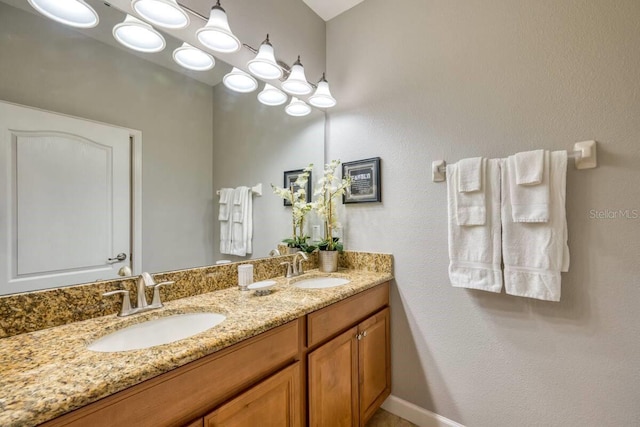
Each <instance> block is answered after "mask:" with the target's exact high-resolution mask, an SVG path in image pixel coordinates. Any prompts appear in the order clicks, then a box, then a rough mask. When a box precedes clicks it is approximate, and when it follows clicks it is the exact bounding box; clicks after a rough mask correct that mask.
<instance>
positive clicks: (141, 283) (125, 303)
mask: <svg viewBox="0 0 640 427" xmlns="http://www.w3.org/2000/svg"><path fill="white" fill-rule="evenodd" d="M173 283H175V282H173V281H169V282H160V283H155V282H154V281H153V278H152V277H151V275H150V274H149V273H147V272H144V273H142V274H141V275H140V277H138V281H137V287H138V292H137V293H138V303H137V304H136V307H135V308H133V307H131V298H130V297H129V291H127V290H125V289H119V290H116V291H110V292H105V293H104V294H102V296H105V297H106V296H110V295H116V294H122V306H121V307H120V312H119V313H118V316H120V317H124V316H130V315H132V314H136V313H142V312H144V311H149V310H153V309H156V308H160V307H162V306H163V304H162V301H161V300H160V287H162V286H165V285H172V284H173ZM146 288H153V300H152V301H151V304H148V303H147V296H146V295H145V289H146Z"/></svg>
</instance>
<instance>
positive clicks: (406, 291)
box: [327, 0, 640, 427]
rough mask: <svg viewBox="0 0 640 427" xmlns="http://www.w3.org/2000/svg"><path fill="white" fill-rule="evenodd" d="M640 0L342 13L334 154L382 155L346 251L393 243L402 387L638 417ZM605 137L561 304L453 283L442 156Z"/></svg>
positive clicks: (580, 197)
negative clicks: (437, 176) (435, 170)
mask: <svg viewBox="0 0 640 427" xmlns="http://www.w3.org/2000/svg"><path fill="white" fill-rule="evenodd" d="M639 23H640V2H638V1H637V0H619V1H615V2H612V1H607V0H592V1H582V0H561V1H558V0H543V1H526V2H525V1H507V0H472V1H459V0H454V1H450V0H403V1H400V2H394V3H393V4H390V3H389V2H385V1H383V0H367V1H366V2H363V3H361V4H360V5H358V6H356V7H355V8H354V9H352V10H350V11H348V12H346V13H345V14H344V15H341V16H339V17H337V18H335V19H333V20H332V21H330V22H329V23H328V26H327V65H328V74H327V77H328V78H329V80H330V83H331V85H332V90H333V92H334V94H335V96H336V97H337V98H338V102H339V104H338V107H337V108H336V109H335V110H332V111H331V112H330V113H329V115H328V117H329V121H328V129H329V130H328V156H329V158H337V157H339V158H341V159H342V160H344V161H349V160H356V159H361V158H367V157H373V156H380V157H382V165H383V166H382V182H383V183H382V188H383V200H384V203H383V204H381V205H361V206H348V207H347V212H348V216H347V218H346V222H347V225H346V227H347V228H346V230H347V234H348V236H347V237H348V248H349V249H355V250H373V251H384V252H392V253H393V254H394V256H395V275H396V285H397V286H394V291H393V298H392V313H393V314H392V315H393V319H392V340H393V341H392V348H393V350H392V351H393V354H392V356H393V382H394V386H393V394H394V395H396V396H398V397H400V398H402V399H406V400H408V401H410V402H413V403H415V404H417V405H419V406H421V407H423V408H426V409H428V410H431V411H433V412H436V413H439V414H442V415H444V416H446V417H449V418H451V419H453V420H456V421H458V422H461V423H463V424H466V425H469V426H488V427H498V426H514V425H518V426H525V425H531V426H533V425H536V426H537V425H540V426H603V425H610V426H621V425H637V424H638V423H639V422H640V405H639V404H638V402H639V401H640V363H639V362H638V354H640V340H639V339H638V337H640V315H639V314H638V307H640V287H639V286H638V277H639V275H640V274H639V273H640V269H639V267H638V254H640V219H624V218H619V219H593V218H592V215H591V210H605V209H610V210H618V209H640V205H639V200H640V187H639V186H638V185H637V182H638V181H639V180H640V167H639V166H638V165H639V164H640V141H639V138H640V120H638V117H640V79H638V70H639V69H640V50H639V49H638V41H639V40H640V24H639ZM587 139H596V140H598V141H599V142H600V146H599V148H600V150H599V153H598V156H599V162H600V166H599V167H598V168H597V169H594V170H587V171H577V170H575V169H574V168H573V167H572V166H570V167H569V170H568V179H567V193H568V194H567V211H568V224H569V233H570V238H569V240H570V241H569V244H570V248H571V264H572V265H571V271H570V272H569V273H568V274H564V275H563V288H562V301H561V302H560V303H550V302H542V301H535V300H529V299H524V298H517V297H511V296H507V295H504V294H503V295H496V294H490V293H484V292H482V291H472V290H464V289H456V288H452V287H451V286H450V285H449V283H448V277H447V265H448V259H447V234H446V204H445V202H446V188H445V185H444V184H434V183H432V182H431V177H430V165H431V161H432V160H435V159H446V160H448V161H449V162H454V161H456V160H458V159H460V158H464V157H471V156H479V155H482V156H488V157H503V156H506V155H508V154H511V153H514V152H518V151H524V150H529V149H534V148H547V149H570V148H571V147H572V144H573V142H575V141H582V140H587Z"/></svg>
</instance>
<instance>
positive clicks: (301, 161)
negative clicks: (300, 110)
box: [213, 85, 325, 257]
mask: <svg viewBox="0 0 640 427" xmlns="http://www.w3.org/2000/svg"><path fill="white" fill-rule="evenodd" d="M213 98H214V111H213V117H214V118H213V140H214V148H213V156H214V158H213V165H214V166H213V180H214V182H215V183H216V185H217V186H219V187H221V188H222V187H235V186H238V185H248V184H247V183H251V182H253V181H256V182H257V180H260V179H262V180H264V183H265V188H266V186H268V185H269V184H275V185H278V186H280V185H282V184H281V183H282V181H283V173H284V172H285V171H291V170H299V169H303V168H305V167H306V166H308V165H309V163H313V165H314V168H313V171H312V176H313V177H319V176H322V169H323V167H324V119H325V115H324V112H322V111H319V110H316V109H314V110H313V112H312V113H311V114H310V115H309V116H306V117H291V116H288V115H287V114H286V113H285V112H284V106H280V107H268V106H265V105H262V104H260V103H259V102H257V101H256V98H255V96H254V95H253V94H237V93H234V92H231V91H229V90H228V89H227V88H225V87H224V86H223V85H218V86H216V87H214V89H213ZM313 184H314V183H313V182H312V186H311V188H312V190H313ZM253 203H254V204H253V212H254V213H253V219H254V227H253V230H254V251H253V253H254V257H262V256H266V255H267V254H268V253H269V251H270V250H272V249H274V248H275V247H276V246H277V245H278V244H279V243H280V242H281V241H282V239H285V238H288V237H291V207H284V206H283V203H282V199H280V198H279V197H278V196H276V195H275V194H273V193H272V192H271V191H265V192H264V194H263V195H262V197H256V198H254V200H253ZM319 222H320V221H319V220H318V219H317V217H316V216H315V214H309V215H308V218H307V220H306V228H307V229H306V234H307V235H311V234H312V230H313V228H312V227H313V226H314V225H317V224H319ZM218 233H219V232H218V230H214V235H215V236H216V238H219V237H218V236H219V234H218ZM216 251H217V248H216Z"/></svg>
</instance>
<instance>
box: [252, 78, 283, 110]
mask: <svg viewBox="0 0 640 427" xmlns="http://www.w3.org/2000/svg"><path fill="white" fill-rule="evenodd" d="M258 101H260V102H261V103H263V104H264V105H269V106H274V105H282V104H284V103H285V102H287V94H285V93H284V92H283V91H281V90H280V89H277V88H275V87H273V86H271V85H270V84H269V83H265V85H264V89H262V92H260V93H259V94H258Z"/></svg>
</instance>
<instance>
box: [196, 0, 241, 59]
mask: <svg viewBox="0 0 640 427" xmlns="http://www.w3.org/2000/svg"><path fill="white" fill-rule="evenodd" d="M196 36H197V37H198V40H199V41H200V43H202V44H203V45H205V46H206V47H208V48H209V49H212V50H215V51H216V52H222V53H233V52H237V51H239V50H240V47H241V46H242V45H241V44H240V40H238V38H237V37H236V36H234V35H233V33H232V32H231V28H230V27H229V20H228V19H227V12H225V11H224V9H223V8H222V7H221V6H220V0H218V2H217V3H216V5H215V6H213V7H212V8H211V15H209V21H208V22H207V25H205V26H204V27H202V28H200V29H199V30H198V31H196Z"/></svg>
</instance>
